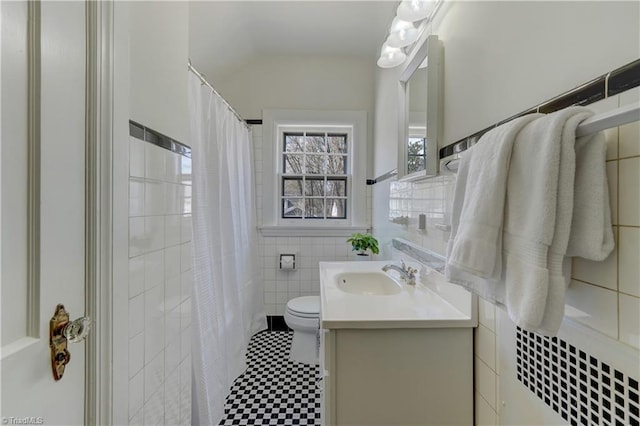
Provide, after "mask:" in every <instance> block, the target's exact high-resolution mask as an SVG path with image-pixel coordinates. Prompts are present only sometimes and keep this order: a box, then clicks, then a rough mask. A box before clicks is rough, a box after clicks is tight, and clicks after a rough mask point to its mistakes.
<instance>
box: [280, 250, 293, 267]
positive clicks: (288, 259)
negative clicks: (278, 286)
mask: <svg viewBox="0 0 640 426" xmlns="http://www.w3.org/2000/svg"><path fill="white" fill-rule="evenodd" d="M280 269H296V255H295V254H294V253H280Z"/></svg>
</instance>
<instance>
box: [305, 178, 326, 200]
mask: <svg viewBox="0 0 640 426" xmlns="http://www.w3.org/2000/svg"><path fill="white" fill-rule="evenodd" d="M304 195H305V196H306V197H324V178H320V179H313V178H307V179H306V180H305V182H304Z"/></svg>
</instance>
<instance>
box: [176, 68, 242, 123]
mask: <svg viewBox="0 0 640 426" xmlns="http://www.w3.org/2000/svg"><path fill="white" fill-rule="evenodd" d="M187 69H188V70H189V71H191V72H192V73H194V74H195V75H196V77H198V78H199V79H200V81H201V82H202V84H204V85H205V86H207V87H209V89H211V90H212V91H213V93H215V94H216V95H217V96H218V97H219V98H220V99H221V100H222V102H223V103H224V104H225V105H226V106H227V108H229V111H231V112H232V113H233V115H235V116H236V118H237V119H238V120H240V122H241V123H242V124H243V125H244V126H245V127H246V128H247V129H250V128H251V126H249V124H248V123H247V121H246V120H245V119H244V118H242V116H241V115H240V114H238V112H237V111H236V110H235V109H234V108H233V107H232V106H231V105H229V102H227V101H226V99H225V98H223V97H222V95H221V94H220V93H218V91H217V90H216V89H214V88H213V86H212V85H211V83H209V82H208V81H207V79H206V78H205V77H204V75H203V74H200V72H198V70H197V69H195V68H194V66H193V65H191V59H189V61H188V62H187Z"/></svg>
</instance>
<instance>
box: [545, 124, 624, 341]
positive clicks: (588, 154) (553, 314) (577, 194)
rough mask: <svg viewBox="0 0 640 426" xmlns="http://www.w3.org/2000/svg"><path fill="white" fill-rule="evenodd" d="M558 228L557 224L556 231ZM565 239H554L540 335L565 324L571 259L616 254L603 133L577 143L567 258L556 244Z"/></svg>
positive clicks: (555, 330)
mask: <svg viewBox="0 0 640 426" xmlns="http://www.w3.org/2000/svg"><path fill="white" fill-rule="evenodd" d="M567 124H568V127H570V125H569V123H567ZM560 166H561V167H562V166H563V164H562V163H561V165H560ZM561 182H562V181H561ZM559 226H560V225H559V224H556V228H558V227H559ZM561 234H563V232H562V228H560V229H558V232H557V234H556V235H561ZM564 238H565V237H563V238H562V239H558V240H554V244H552V249H551V250H552V251H551V252H550V255H549V257H550V258H549V260H548V262H549V293H548V295H547V304H546V306H545V313H544V316H543V318H542V322H541V324H540V326H539V327H538V328H537V331H538V332H539V333H541V334H545V335H555V334H556V333H557V331H558V329H559V328H560V324H561V323H562V318H563V317H564V306H565V305H564V298H565V292H566V289H567V287H568V286H569V283H570V279H571V257H572V256H578V257H583V258H586V259H589V260H598V261H599V260H604V259H606V258H607V256H608V255H609V254H610V253H611V252H612V251H613V247H614V240H613V230H612V227H611V209H610V204H609V188H608V186H607V175H606V140H605V137H604V134H603V133H602V132H598V133H595V134H593V135H588V136H584V137H582V138H579V139H577V140H576V141H575V179H574V188H573V212H572V218H571V224H570V232H569V235H568V243H567V248H566V250H565V253H564V256H560V253H557V252H558V251H559V250H560V248H559V247H557V244H558V243H560V242H564V240H563V239H564ZM552 256H553V257H552ZM560 261H561V269H558V268H557V267H555V268H554V265H560V263H559V262H560ZM560 271H561V272H562V275H561V276H560Z"/></svg>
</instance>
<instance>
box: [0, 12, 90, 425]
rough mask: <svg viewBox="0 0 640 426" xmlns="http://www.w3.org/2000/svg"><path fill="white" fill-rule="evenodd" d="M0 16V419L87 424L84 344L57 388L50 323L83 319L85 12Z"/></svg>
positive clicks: (74, 350) (75, 347)
mask: <svg viewBox="0 0 640 426" xmlns="http://www.w3.org/2000/svg"><path fill="white" fill-rule="evenodd" d="M38 8H39V13H38ZM0 11H1V15H2V22H1V28H2V51H1V52H2V58H1V65H2V70H1V80H2V88H1V97H2V110H1V113H2V125H1V129H2V133H1V134H2V151H1V160H2V161H1V172H2V173H1V176H2V177H1V195H2V196H1V220H2V230H1V240H2V245H1V247H0V250H1V257H2V264H1V277H2V281H1V284H2V287H1V294H0V298H1V308H2V311H1V320H2V334H1V355H0V356H1V364H2V365H1V374H2V376H1V381H2V394H1V401H2V405H1V407H0V416H2V419H1V420H2V423H3V424H64V425H75V424H82V423H83V422H84V405H85V397H84V395H85V389H84V388H85V343H84V342H81V343H69V347H68V350H69V352H70V355H71V357H70V358H71V359H70V362H69V364H67V365H66V369H65V372H64V376H63V377H62V379H61V380H59V381H55V380H54V378H53V374H52V367H51V356H50V349H49V320H50V319H51V317H52V316H53V314H54V310H55V307H56V305H57V304H58V303H62V304H64V306H65V308H66V309H67V311H68V312H69V313H70V316H71V319H72V320H73V319H75V318H77V317H80V316H83V315H84V312H85V284H84V283H85V68H86V67H85V57H86V52H85V47H86V34H85V21H86V16H85V4H84V2H73V1H69V2H42V3H41V4H38V3H33V2H26V1H16V2H5V1H2V2H0ZM38 14H39V18H38V16H37V15H38ZM29 20H31V22H32V24H33V25H31V26H30V25H29V24H28V21H29ZM38 32H39V34H38ZM38 44H39V47H38ZM30 56H31V57H32V59H29V58H30ZM30 63H31V65H29V64H30ZM33 72H35V74H32V75H33V77H32V78H31V81H32V82H34V81H35V82H39V87H40V88H39V91H40V93H39V95H38V93H37V85H33V84H30V83H29V81H30V77H29V75H30V73H33ZM38 73H39V76H38ZM30 86H31V89H30ZM33 88H35V92H34V91H33ZM30 96H31V97H32V98H31V99H32V100H31V101H29V97H30ZM30 144H31V147H30ZM38 153H39V154H38ZM30 155H35V156H34V157H32V159H31V160H30V159H29V157H30ZM38 157H39V158H38Z"/></svg>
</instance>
